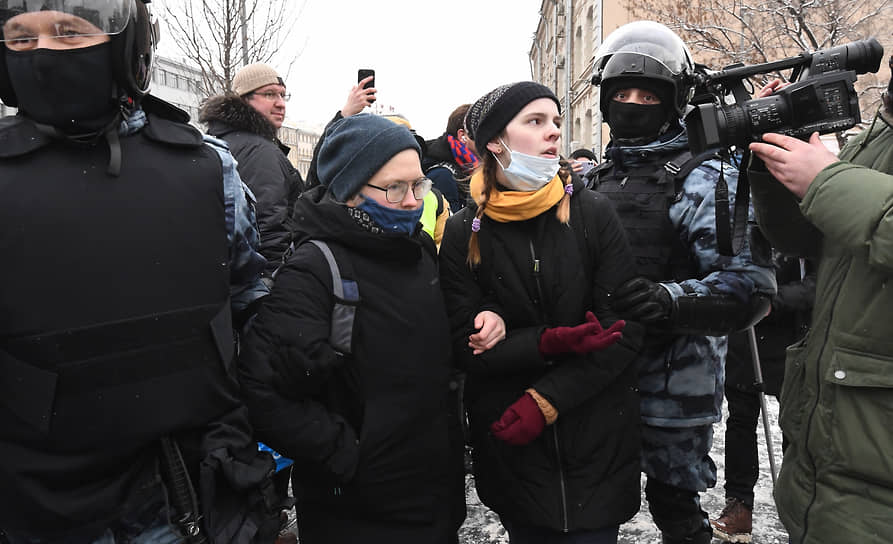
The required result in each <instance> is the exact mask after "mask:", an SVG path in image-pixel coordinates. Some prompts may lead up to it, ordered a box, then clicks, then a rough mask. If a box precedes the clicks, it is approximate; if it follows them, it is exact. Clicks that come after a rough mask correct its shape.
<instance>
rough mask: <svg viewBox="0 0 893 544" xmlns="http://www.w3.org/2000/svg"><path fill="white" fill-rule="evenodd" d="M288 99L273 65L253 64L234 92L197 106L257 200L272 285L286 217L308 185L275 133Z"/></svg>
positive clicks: (279, 260)
mask: <svg viewBox="0 0 893 544" xmlns="http://www.w3.org/2000/svg"><path fill="white" fill-rule="evenodd" d="M288 99H289V94H288V91H287V90H286V87H285V82H284V81H283V80H282V77H280V76H279V74H278V73H277V72H276V70H274V69H273V67H271V66H269V65H267V64H260V63H258V64H249V65H247V66H244V67H242V68H241V69H240V70H239V71H238V72H237V73H236V77H234V78H233V84H232V92H227V93H223V94H220V95H216V96H212V97H210V98H208V100H207V101H206V102H205V103H204V104H203V105H202V108H201V110H200V111H199V121H201V122H202V123H204V124H206V125H207V127H208V134H210V135H212V136H216V137H218V138H220V139H222V140H224V141H226V143H227V144H229V148H230V151H231V152H232V154H233V156H235V157H236V160H237V161H238V162H239V166H238V169H239V175H240V176H241V177H242V181H244V182H245V184H246V185H248V187H249V188H250V189H251V191H252V192H253V193H254V196H255V198H256V199H257V223H258V227H259V228H260V252H261V254H262V255H263V256H264V257H265V258H266V259H267V263H268V264H267V268H266V270H265V273H264V281H265V282H266V283H267V284H268V285H271V284H272V274H273V272H274V271H275V270H276V268H278V267H279V265H280V264H281V263H282V255H283V254H284V253H285V250H286V249H288V245H289V241H290V239H289V236H288V231H287V229H286V228H285V226H284V225H283V221H284V220H285V218H286V217H287V215H288V212H289V210H290V209H291V206H292V204H294V201H295V199H296V198H297V197H298V195H299V194H301V191H303V190H304V180H303V179H302V178H301V174H300V172H298V171H297V169H295V167H294V166H293V165H292V164H291V162H290V161H289V160H288V152H289V147H288V146H286V145H285V144H283V143H282V142H280V141H279V139H278V138H277V136H276V134H277V131H278V130H279V128H280V127H282V123H283V121H284V120H285V103H286V102H287V101H288Z"/></svg>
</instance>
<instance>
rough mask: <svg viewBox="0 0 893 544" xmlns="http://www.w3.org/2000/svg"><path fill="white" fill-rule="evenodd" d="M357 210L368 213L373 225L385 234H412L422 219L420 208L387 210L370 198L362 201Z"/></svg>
mask: <svg viewBox="0 0 893 544" xmlns="http://www.w3.org/2000/svg"><path fill="white" fill-rule="evenodd" d="M357 208H359V209H361V210H363V211H364V212H366V213H368V214H369V216H370V217H371V218H372V220H373V221H375V223H376V224H377V225H378V226H379V227H381V228H382V229H384V231H385V232H402V233H405V234H412V233H413V232H415V227H416V225H417V224H418V222H419V219H420V218H421V217H422V206H419V207H418V209H416V210H398V209H395V208H387V207H385V206H382V205H381V204H379V203H378V202H375V201H374V200H372V199H371V198H366V199H363V202H361V203H360V204H358V205H357Z"/></svg>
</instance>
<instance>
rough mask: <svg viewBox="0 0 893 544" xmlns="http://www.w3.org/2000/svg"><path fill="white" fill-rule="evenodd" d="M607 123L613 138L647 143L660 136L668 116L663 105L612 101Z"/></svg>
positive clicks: (609, 104) (609, 105)
mask: <svg viewBox="0 0 893 544" xmlns="http://www.w3.org/2000/svg"><path fill="white" fill-rule="evenodd" d="M607 121H608V126H610V127H611V135H612V136H613V137H615V138H617V139H620V140H633V139H635V140H638V141H641V142H643V143H647V142H651V141H654V140H656V139H657V137H658V136H660V134H661V132H662V131H663V129H664V126H665V124H666V121H667V114H666V111H665V110H664V107H663V105H662V104H647V105H646V104H636V103H634V102H618V101H617V100H611V101H610V102H609V103H608V119H607Z"/></svg>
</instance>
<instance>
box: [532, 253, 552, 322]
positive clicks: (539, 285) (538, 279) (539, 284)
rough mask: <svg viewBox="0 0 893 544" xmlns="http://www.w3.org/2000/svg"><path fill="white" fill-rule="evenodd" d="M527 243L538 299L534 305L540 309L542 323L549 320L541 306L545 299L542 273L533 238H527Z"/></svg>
mask: <svg viewBox="0 0 893 544" xmlns="http://www.w3.org/2000/svg"><path fill="white" fill-rule="evenodd" d="M528 243H529V244H530V258H531V259H532V260H533V282H534V283H535V284H536V296H537V297H539V300H538V301H536V307H537V308H538V309H539V311H540V319H542V320H543V324H547V323H548V322H549V320H548V319H547V317H546V310H545V309H544V308H543V303H545V301H546V299H545V298H543V281H542V277H543V275H542V272H541V271H540V260H539V258H537V256H536V249H534V247H533V240H532V239H531V240H528Z"/></svg>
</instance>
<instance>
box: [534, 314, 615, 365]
mask: <svg viewBox="0 0 893 544" xmlns="http://www.w3.org/2000/svg"><path fill="white" fill-rule="evenodd" d="M625 325H626V322H625V321H622V320H621V321H617V322H616V323H614V324H613V325H611V326H610V327H608V329H603V328H602V324H601V323H599V322H598V319H597V318H596V317H595V314H593V313H592V312H586V322H585V323H583V324H582V325H577V326H576V327H552V328H551V329H546V330H544V331H543V334H542V335H541V336H540V341H539V350H540V354H541V355H542V356H543V357H554V356H556V355H564V354H567V353H577V354H583V353H589V352H591V351H596V350H600V349H605V348H606V347H608V346H610V345H611V344H613V343H614V342H616V341H618V340H620V339H621V338H622V337H623V333H622V332H621V331H622V330H623V327H624V326H625Z"/></svg>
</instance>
